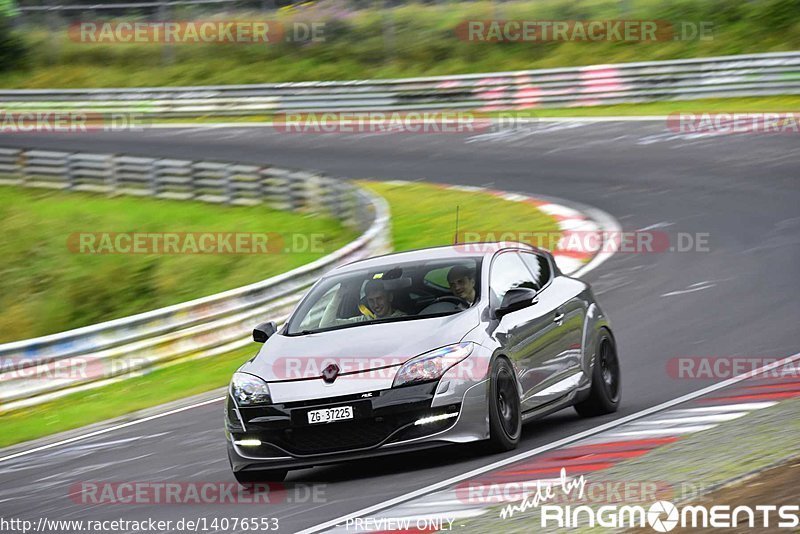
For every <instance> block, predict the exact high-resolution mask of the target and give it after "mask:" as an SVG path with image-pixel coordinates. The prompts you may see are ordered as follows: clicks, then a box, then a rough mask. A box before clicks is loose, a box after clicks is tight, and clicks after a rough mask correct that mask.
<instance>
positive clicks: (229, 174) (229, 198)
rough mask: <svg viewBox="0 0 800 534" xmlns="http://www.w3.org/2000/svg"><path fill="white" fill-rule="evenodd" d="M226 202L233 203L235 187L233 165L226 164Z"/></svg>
mask: <svg viewBox="0 0 800 534" xmlns="http://www.w3.org/2000/svg"><path fill="white" fill-rule="evenodd" d="M224 173H225V203H226V204H231V203H233V197H234V188H233V176H234V172H233V165H225V171H224Z"/></svg>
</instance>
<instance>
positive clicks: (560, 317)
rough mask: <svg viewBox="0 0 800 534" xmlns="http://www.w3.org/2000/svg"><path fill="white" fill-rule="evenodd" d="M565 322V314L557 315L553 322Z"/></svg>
mask: <svg viewBox="0 0 800 534" xmlns="http://www.w3.org/2000/svg"><path fill="white" fill-rule="evenodd" d="M563 320H564V314H563V313H557V314H556V316H555V317H553V322H554V323H559V324H561V321H563Z"/></svg>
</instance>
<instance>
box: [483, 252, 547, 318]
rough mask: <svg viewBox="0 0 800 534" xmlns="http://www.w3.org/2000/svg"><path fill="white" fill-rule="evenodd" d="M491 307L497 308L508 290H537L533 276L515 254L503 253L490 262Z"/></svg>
mask: <svg viewBox="0 0 800 534" xmlns="http://www.w3.org/2000/svg"><path fill="white" fill-rule="evenodd" d="M489 286H491V298H492V305H493V306H499V305H500V303H501V302H503V297H504V296H505V294H506V293H507V292H508V290H509V289H512V288H516V287H528V288H531V289H537V288H536V286H535V284H534V281H533V276H532V275H531V273H530V272H529V271H528V268H527V267H525V264H524V263H523V262H522V260H521V259H520V257H519V255H518V254H517V253H516V252H504V253H502V254H500V255H499V256H497V257H496V258H495V259H494V261H493V262H492V272H491V274H490V277H489Z"/></svg>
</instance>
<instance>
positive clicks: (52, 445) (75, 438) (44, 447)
mask: <svg viewBox="0 0 800 534" xmlns="http://www.w3.org/2000/svg"><path fill="white" fill-rule="evenodd" d="M222 400H225V397H215V398H213V399H210V400H207V401H203V402H198V403H196V404H190V405H189V406H184V407H183V408H176V409H175V410H170V411H168V412H164V413H157V414H155V415H150V416H148V417H144V418H142V419H137V420H135V421H128V422H127V423H122V424H119V425H114V426H110V427H108V428H103V429H101V430H96V431H94V432H89V433H88V434H81V435H79V436H73V437H71V438H67V439H62V440H61V441H55V442H53V443H48V444H47V445H42V446H41V447H34V448H33V449H27V450H24V451H19V452H15V453H13V454H9V455H8V456H3V457H0V462H5V461H7V460H13V459H14V458H19V457H20V456H27V455H29V454H33V453H35V452H40V451H45V450H47V449H52V448H55V447H60V446H61V445H67V444H69V443H74V442H76V441H81V440H84V439H88V438H93V437H95V436H100V435H103V434H108V433H109V432H114V431H115V430H119V429H121V428H127V427H129V426H134V425H138V424H141V423H146V422H147V421H152V420H154V419H160V418H162V417H166V416H168V415H173V414H176V413H180V412H185V411H186V410H191V409H192V408H198V407H200V406H205V405H206V404H213V403H215V402H219V401H222Z"/></svg>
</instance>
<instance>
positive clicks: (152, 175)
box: [147, 159, 159, 197]
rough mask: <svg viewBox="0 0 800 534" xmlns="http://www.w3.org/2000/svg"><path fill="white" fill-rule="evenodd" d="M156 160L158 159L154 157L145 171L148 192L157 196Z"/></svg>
mask: <svg viewBox="0 0 800 534" xmlns="http://www.w3.org/2000/svg"><path fill="white" fill-rule="evenodd" d="M158 162H159V160H157V159H154V160H153V161H151V162H150V168H149V170H148V173H147V178H148V180H149V182H150V194H151V195H152V196H154V197H157V196H158V193H159V188H158Z"/></svg>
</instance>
